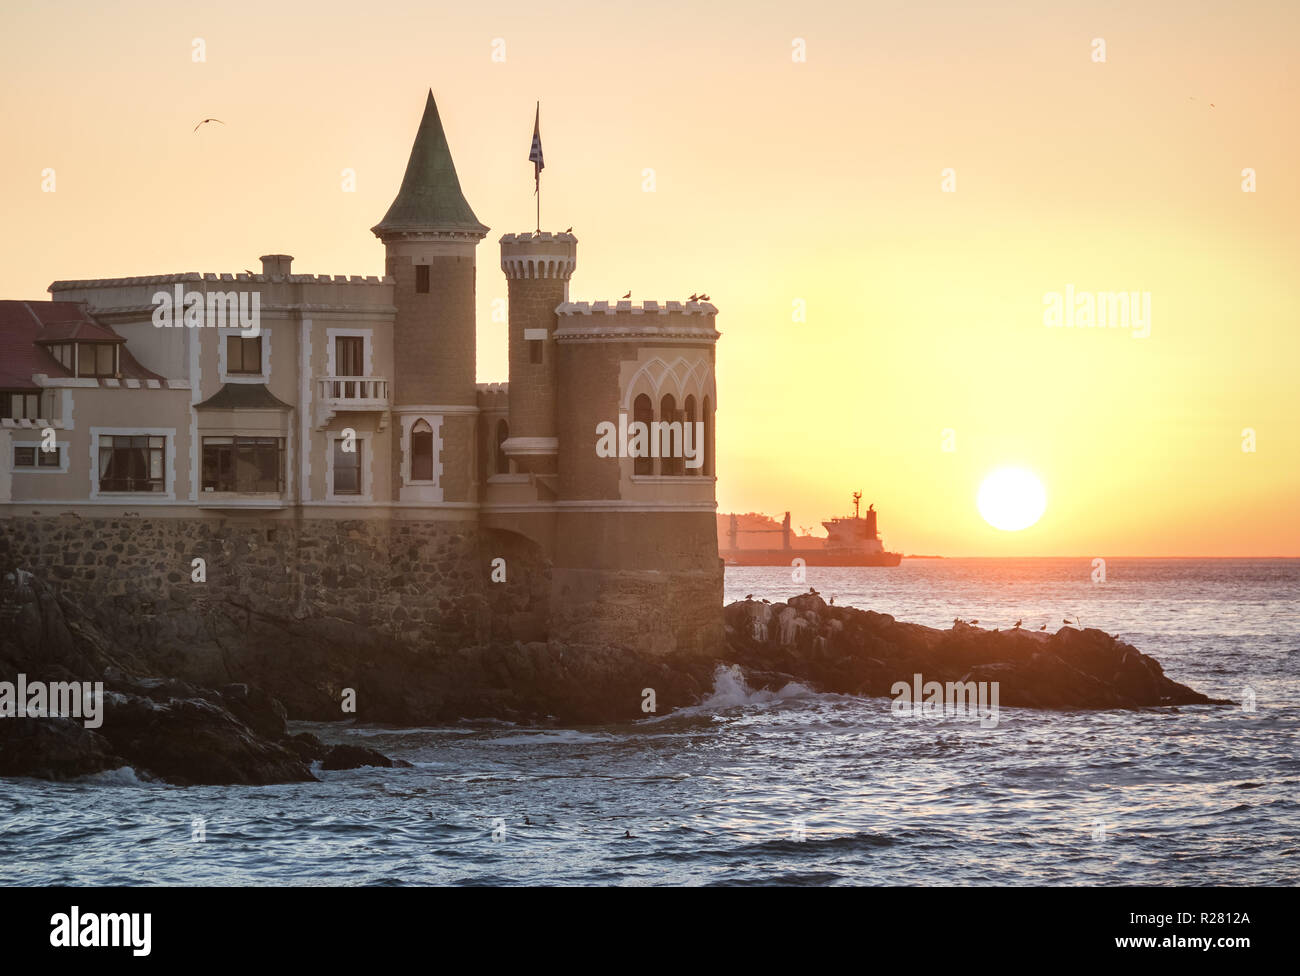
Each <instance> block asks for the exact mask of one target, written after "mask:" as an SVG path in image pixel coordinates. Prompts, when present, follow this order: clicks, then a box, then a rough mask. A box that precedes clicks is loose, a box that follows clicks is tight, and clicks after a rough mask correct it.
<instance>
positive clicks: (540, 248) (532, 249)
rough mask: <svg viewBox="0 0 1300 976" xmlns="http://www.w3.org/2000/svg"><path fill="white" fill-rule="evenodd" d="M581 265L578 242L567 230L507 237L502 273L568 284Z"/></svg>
mask: <svg viewBox="0 0 1300 976" xmlns="http://www.w3.org/2000/svg"><path fill="white" fill-rule="evenodd" d="M577 265H578V239H577V238H576V237H574V236H573V235H572V234H570V233H569V232H568V231H564V232H562V233H559V234H553V233H551V232H550V231H549V230H544V231H537V232H530V233H525V234H505V235H504V236H502V238H501V270H502V271H504V272H505V275H506V277H507V278H512V279H521V278H552V279H560V280H562V281H568V280H569V278H570V277H572V276H573V271H574V269H575V268H576V267H577Z"/></svg>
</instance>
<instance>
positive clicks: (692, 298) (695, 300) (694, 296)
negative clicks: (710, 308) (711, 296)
mask: <svg viewBox="0 0 1300 976" xmlns="http://www.w3.org/2000/svg"><path fill="white" fill-rule="evenodd" d="M686 300H687V301H688V302H698V301H699V300H700V296H699V295H692V296H691V297H690V298H688V299H686Z"/></svg>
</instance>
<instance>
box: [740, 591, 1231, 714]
mask: <svg viewBox="0 0 1300 976" xmlns="http://www.w3.org/2000/svg"><path fill="white" fill-rule="evenodd" d="M819 603H820V598H819V597H817V596H815V595H814V594H801V595H800V596H796V597H793V598H792V599H791V600H790V601H789V604H788V605H787V606H786V607H785V608H784V609H778V608H779V607H781V605H780V604H774V605H773V612H774V614H775V616H776V626H768V627H756V626H754V623H753V622H754V620H755V616H754V611H753V606H754V605H753V604H752V603H750V602H737V603H732V604H730V605H729V606H727V607H726V608H725V610H724V611H723V613H724V617H725V620H726V625H727V627H726V634H727V643H728V647H727V661H728V662H730V663H736V664H739V665H741V666H742V667H744V668H745V669H746V670H747V671H759V672H764V671H776V672H780V673H784V674H790V675H793V676H794V677H795V678H796V679H797V680H800V681H806V682H811V683H812V684H814V685H815V686H816V687H817V688H819V689H820V690H823V691H831V692H839V693H843V694H852V695H868V696H888V695H891V694H892V692H891V688H892V686H893V684H894V682H896V681H904V682H907V683H908V684H911V682H912V680H913V675H915V674H920V675H921V676H922V680H923V681H939V682H942V683H947V682H949V681H965V680H970V681H976V682H978V681H997V682H998V690H999V695H1000V702H999V704H1000V705H1002V706H1010V707H1015V706H1023V707H1028V708H1058V709H1065V708H1142V707H1150V706H1157V705H1223V704H1231V702H1228V701H1226V700H1224V699H1213V698H1208V697H1207V696H1205V695H1203V694H1201V693H1200V692H1197V691H1193V690H1192V689H1191V688H1188V687H1187V686H1186V685H1182V684H1179V683H1178V682H1176V681H1173V680H1171V679H1170V678H1168V677H1167V676H1166V675H1165V673H1164V669H1163V668H1161V666H1160V664H1159V662H1158V661H1156V660H1155V659H1154V658H1151V657H1149V656H1147V655H1146V654H1143V653H1142V652H1141V651H1139V650H1138V649H1137V648H1135V647H1133V646H1132V645H1130V644H1126V643H1124V642H1123V641H1120V640H1118V639H1117V638H1115V637H1113V636H1111V635H1110V634H1106V633H1104V632H1102V631H1100V630H1095V629H1089V630H1078V629H1075V628H1072V627H1065V628H1062V629H1061V630H1060V631H1058V632H1057V633H1055V634H1047V633H1043V632H1037V631H1026V630H1020V629H1012V630H1003V631H990V630H982V629H980V628H978V627H972V626H969V625H967V624H965V623H961V622H959V623H957V624H956V625H954V626H953V627H952V628H951V629H949V630H937V629H935V628H933V627H923V626H921V625H919V624H900V623H898V622H897V621H895V620H894V618H893V617H891V616H889V615H888V614H881V613H874V612H872V611H870V610H858V609H854V608H851V607H827V606H825V605H824V604H821V605H820V606H819V605H818V604H819ZM796 614H797V616H796Z"/></svg>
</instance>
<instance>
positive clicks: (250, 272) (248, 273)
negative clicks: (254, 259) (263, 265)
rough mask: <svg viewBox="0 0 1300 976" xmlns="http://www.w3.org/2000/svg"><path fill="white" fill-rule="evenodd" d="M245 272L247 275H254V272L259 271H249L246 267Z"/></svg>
mask: <svg viewBox="0 0 1300 976" xmlns="http://www.w3.org/2000/svg"><path fill="white" fill-rule="evenodd" d="M244 274H246V275H252V274H257V272H256V271H249V270H248V269H247V268H245V269H244Z"/></svg>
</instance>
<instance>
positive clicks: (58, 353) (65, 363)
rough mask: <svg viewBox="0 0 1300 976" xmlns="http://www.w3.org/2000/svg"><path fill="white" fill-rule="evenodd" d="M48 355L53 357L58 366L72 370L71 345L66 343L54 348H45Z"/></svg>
mask: <svg viewBox="0 0 1300 976" xmlns="http://www.w3.org/2000/svg"><path fill="white" fill-rule="evenodd" d="M45 348H46V349H48V350H49V352H50V355H51V356H53V357H54V358H55V359H56V360H58V363H59V365H60V366H62V367H63V368H64V369H72V344H71V343H68V342H63V343H59V344H58V345H56V346H46V347H45Z"/></svg>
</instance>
